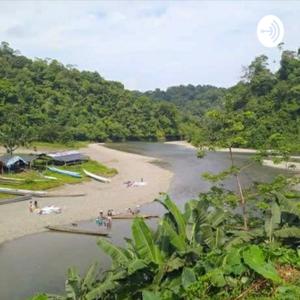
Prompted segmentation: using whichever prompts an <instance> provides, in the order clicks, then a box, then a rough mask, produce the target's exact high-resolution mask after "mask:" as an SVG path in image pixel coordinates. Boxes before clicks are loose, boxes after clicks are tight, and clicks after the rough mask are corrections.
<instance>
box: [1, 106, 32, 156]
mask: <svg viewBox="0 0 300 300" xmlns="http://www.w3.org/2000/svg"><path fill="white" fill-rule="evenodd" d="M10 109H12V108H11V107H8V108H7V109H6V113H5V119H6V120H5V121H4V123H2V124H1V125H0V143H1V144H2V145H3V147H4V148H5V149H6V151H7V153H9V154H10V155H13V152H14V151H16V150H17V149H18V148H19V147H20V146H28V145H29V143H30V142H31V141H32V134H31V130H30V129H29V128H28V127H27V126H26V124H24V118H22V117H20V116H19V114H18V112H17V111H12V110H10Z"/></svg>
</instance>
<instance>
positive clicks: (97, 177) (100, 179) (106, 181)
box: [82, 169, 111, 183]
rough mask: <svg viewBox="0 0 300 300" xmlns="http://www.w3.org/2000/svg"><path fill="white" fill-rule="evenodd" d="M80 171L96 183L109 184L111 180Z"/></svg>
mask: <svg viewBox="0 0 300 300" xmlns="http://www.w3.org/2000/svg"><path fill="white" fill-rule="evenodd" d="M82 170H83V172H84V174H85V175H86V176H88V177H91V178H93V179H95V180H97V181H101V182H104V183H109V182H111V180H110V179H108V178H105V177H102V176H99V175H96V174H94V173H91V172H88V171H87V170H85V169H82Z"/></svg>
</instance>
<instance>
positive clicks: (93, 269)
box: [82, 263, 98, 290]
mask: <svg viewBox="0 0 300 300" xmlns="http://www.w3.org/2000/svg"><path fill="white" fill-rule="evenodd" d="M97 275H98V264H97V263H94V264H92V265H91V266H90V268H89V269H88V271H87V273H86V275H85V277H84V279H83V283H82V284H83V286H84V287H86V288H87V289H88V290H91V289H92V288H93V285H94V284H95V282H96V280H97Z"/></svg>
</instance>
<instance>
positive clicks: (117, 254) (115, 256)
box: [97, 239, 128, 265]
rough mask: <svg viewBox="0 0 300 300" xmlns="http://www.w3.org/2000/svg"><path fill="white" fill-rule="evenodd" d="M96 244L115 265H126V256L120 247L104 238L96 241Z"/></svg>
mask: <svg viewBox="0 0 300 300" xmlns="http://www.w3.org/2000/svg"><path fill="white" fill-rule="evenodd" d="M97 244H98V246H99V247H100V248H101V249H102V250H103V251H104V252H105V253H106V254H108V255H109V256H110V257H111V258H112V260H113V262H114V263H115V264H117V265H126V264H127V263H128V257H127V255H126V254H125V252H124V251H123V249H122V248H120V247H118V246H115V245H114V244H112V243H110V242H108V241H107V240H106V239H99V240H98V242H97Z"/></svg>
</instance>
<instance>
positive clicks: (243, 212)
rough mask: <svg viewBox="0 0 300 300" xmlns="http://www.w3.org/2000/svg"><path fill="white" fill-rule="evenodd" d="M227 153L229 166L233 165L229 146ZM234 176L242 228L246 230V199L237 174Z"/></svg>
mask: <svg viewBox="0 0 300 300" xmlns="http://www.w3.org/2000/svg"><path fill="white" fill-rule="evenodd" d="M229 154H230V160H231V166H232V167H233V166H234V161H233V155H232V149H231V147H229ZM234 177H235V179H236V183H237V188H238V193H239V196H240V207H241V209H242V215H243V221H244V230H248V216H247V209H246V200H245V197H244V193H243V189H242V185H241V182H240V178H239V174H238V173H235V174H234Z"/></svg>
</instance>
